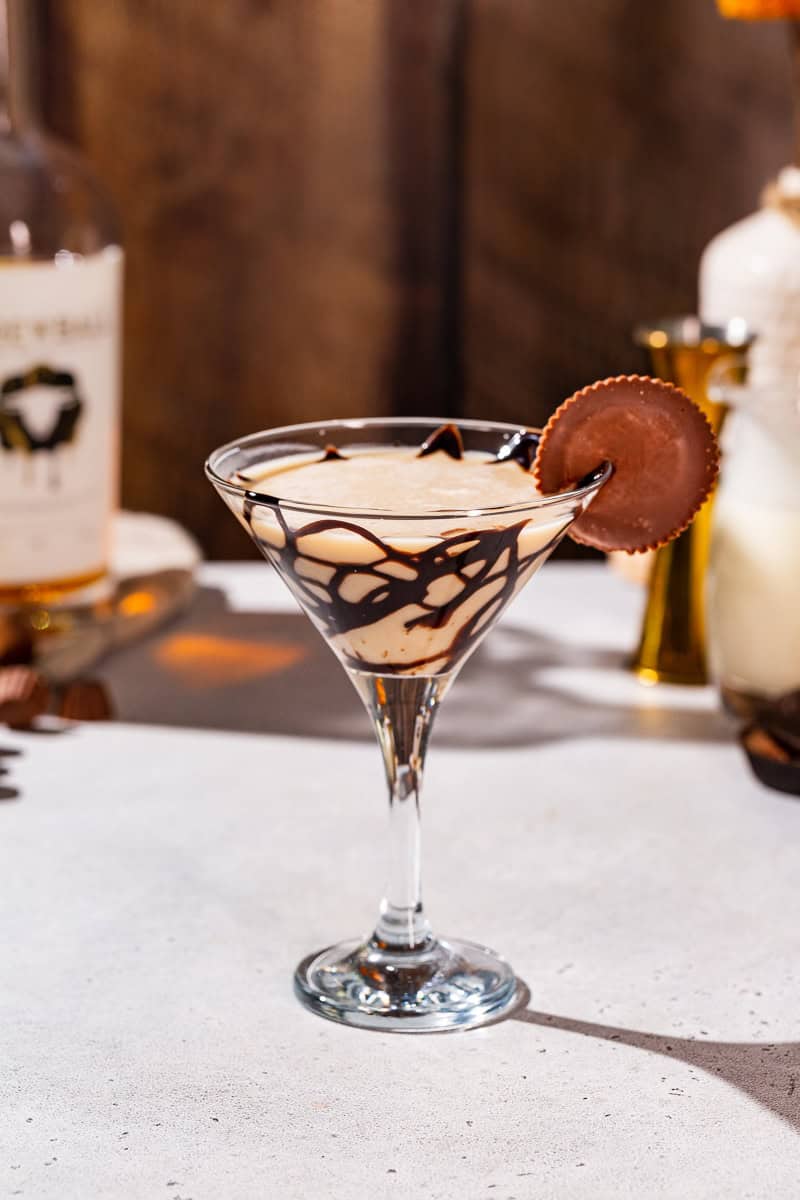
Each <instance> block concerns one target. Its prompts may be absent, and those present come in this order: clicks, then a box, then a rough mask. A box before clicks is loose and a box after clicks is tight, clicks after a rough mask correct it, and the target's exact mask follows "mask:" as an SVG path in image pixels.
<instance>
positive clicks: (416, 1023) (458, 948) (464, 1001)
mask: <svg viewBox="0 0 800 1200" xmlns="http://www.w3.org/2000/svg"><path fill="white" fill-rule="evenodd" d="M294 985H295V991H296V992H297V995H298V997H299V999H300V1001H301V1003H302V1004H303V1005H305V1007H306V1008H308V1009H310V1010H311V1012H314V1013H318V1014H319V1016H321V1017H327V1018H328V1020H330V1021H339V1022H341V1023H343V1024H345V1025H357V1026H359V1027H360V1028H361V1029H378V1030H382V1031H383V1032H385V1033H436V1032H441V1031H443V1030H447V1029H470V1028H474V1027H475V1026H478V1025H487V1024H489V1023H490V1022H494V1021H497V1020H499V1019H500V1018H501V1017H504V1016H507V1015H508V1014H509V1013H510V1012H512V1011H513V1010H514V1009H515V1008H516V1007H517V1006H518V1005H519V1004H520V1003H521V1000H522V992H521V989H520V988H519V986H518V983H517V979H516V978H515V976H514V972H513V971H512V970H511V967H510V966H509V965H508V963H507V962H505V961H504V960H503V959H502V958H499V957H498V956H497V955H496V954H494V953H493V952H492V951H491V950H487V949H486V948H485V947H484V946H476V945H474V944H473V943H472V942H462V941H456V940H452V939H447V940H446V941H437V940H435V939H431V940H430V941H429V942H428V943H426V944H425V945H423V946H420V947H419V949H417V950H391V949H389V948H387V947H385V946H381V945H380V944H379V943H378V942H376V941H375V940H371V941H369V942H366V943H364V942H358V941H352V942H340V943H339V944H338V945H336V946H329V947H328V948H327V949H326V950H322V951H320V952H319V953H318V954H311V955H309V956H308V958H305V959H303V961H302V962H301V963H300V965H299V966H298V968H297V970H296V972H295V976H294Z"/></svg>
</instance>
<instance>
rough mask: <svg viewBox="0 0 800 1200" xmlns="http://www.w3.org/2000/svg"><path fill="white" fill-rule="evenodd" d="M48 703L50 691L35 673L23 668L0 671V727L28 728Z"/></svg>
mask: <svg viewBox="0 0 800 1200" xmlns="http://www.w3.org/2000/svg"><path fill="white" fill-rule="evenodd" d="M49 704H50V689H49V688H48V686H47V683H46V682H45V679H44V677H43V676H42V675H40V674H39V672H38V671H34V670H33V669H32V668H31V667H25V666H17V667H2V668H0V724H3V725H10V726H11V728H12V729H28V728H29V727H30V726H31V725H32V724H33V722H34V721H35V720H36V718H37V717H40V716H41V715H42V714H43V713H45V712H47V709H48V707H49Z"/></svg>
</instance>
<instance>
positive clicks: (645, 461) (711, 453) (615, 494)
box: [534, 375, 719, 554]
mask: <svg viewBox="0 0 800 1200" xmlns="http://www.w3.org/2000/svg"><path fill="white" fill-rule="evenodd" d="M604 461H605V462H610V463H611V465H612V467H613V475H612V476H611V478H610V479H609V481H608V482H607V483H606V484H604V485H603V487H602V488H601V489H600V491H599V492H598V493H597V495H596V497H595V498H594V500H593V501H592V503H591V505H590V506H589V508H588V509H587V511H586V512H585V513H584V514H583V515H582V516H580V517H578V519H577V520H576V521H575V522H574V524H573V525H572V527H571V529H570V531H569V532H570V536H571V537H572V538H574V540H575V541H576V542H583V543H585V544H586V545H589V546H595V547H596V548H597V549H598V550H626V551H628V553H630V554H633V553H635V552H637V551H642V550H651V549H656V548H657V547H658V546H663V545H664V543H665V542H668V541H670V539H671V538H673V537H676V536H677V534H679V533H681V532H682V531H683V530H684V529H685V528H686V526H687V525H688V524H689V522H690V521H691V520H692V518H693V517H694V515H695V513H696V512H697V511H698V509H699V508H700V507H701V505H702V504H703V503H704V501H705V500H706V499H707V497H708V495H709V493H710V492H711V489H712V488H713V486H714V483H715V481H716V478H717V472H718V469H719V450H718V447H717V442H716V438H715V437H714V434H713V432H712V429H711V426H710V425H709V423H708V421H707V420H706V418H705V417H704V416H703V414H702V412H701V411H700V409H699V408H698V407H697V405H696V404H694V403H693V401H692V400H690V399H689V397H688V396H687V395H686V393H685V392H682V391H681V389H680V388H678V387H675V386H674V384H671V383H664V382H663V381H662V380H660V379H650V378H648V377H647V376H643V375H620V376H617V377H616V378H613V379H604V380H602V381H601V382H599V383H594V384H592V385H591V386H590V387H586V388H583V389H582V390H581V391H579V392H576V393H575V395H574V396H571V397H570V398H569V400H565V401H564V403H563V404H562V405H561V407H560V408H558V409H556V411H555V412H554V413H553V415H552V417H551V418H550V420H549V422H548V424H547V426H546V428H545V430H544V432H543V434H542V440H541V442H540V445H539V451H538V453H537V456H536V462H535V466H534V473H535V477H536V483H537V485H538V487H539V488H540V490H541V491H542V492H544V493H545V494H551V493H557V492H563V491H569V490H570V488H572V487H575V486H576V485H577V484H578V483H579V482H580V481H581V480H585V479H586V478H587V477H589V476H591V474H592V472H593V471H596V469H597V467H598V466H599V465H600V463H602V462H604Z"/></svg>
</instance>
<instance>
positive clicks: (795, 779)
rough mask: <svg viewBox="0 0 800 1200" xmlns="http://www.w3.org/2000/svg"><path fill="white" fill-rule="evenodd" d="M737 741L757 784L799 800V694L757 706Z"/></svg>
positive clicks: (788, 693)
mask: <svg viewBox="0 0 800 1200" xmlns="http://www.w3.org/2000/svg"><path fill="white" fill-rule="evenodd" d="M740 741H741V744H742V747H743V749H744V752H745V754H746V755H747V758H748V761H749V763H750V766H751V767H752V770H753V774H754V775H755V776H756V778H757V779H759V780H760V781H761V783H764V784H766V786H767V787H771V788H775V789H777V790H778V791H779V792H788V793H789V794H790V795H793V796H800V691H796V692H787V693H786V695H784V696H778V697H777V699H775V700H770V701H763V702H762V703H760V704H759V705H758V706H757V713H756V720H755V721H754V722H753V724H751V725H748V726H747V728H746V729H745V730H744V731H743V732H742V734H741V736H740Z"/></svg>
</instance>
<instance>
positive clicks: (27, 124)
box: [0, 0, 39, 136]
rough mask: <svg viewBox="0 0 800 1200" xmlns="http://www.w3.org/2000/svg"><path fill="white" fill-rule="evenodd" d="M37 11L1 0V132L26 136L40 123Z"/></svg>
mask: <svg viewBox="0 0 800 1200" xmlns="http://www.w3.org/2000/svg"><path fill="white" fill-rule="evenodd" d="M36 8H37V6H36V5H35V4H34V3H33V2H32V0H0V133H2V134H4V135H6V136H9V135H14V134H23V133H26V132H28V131H29V130H31V129H33V128H35V127H36V126H37V125H38V123H39V96H38V87H37V81H38V78H39V72H38V61H37V48H38V39H37V36H36V34H37V30H36Z"/></svg>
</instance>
